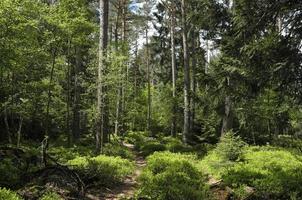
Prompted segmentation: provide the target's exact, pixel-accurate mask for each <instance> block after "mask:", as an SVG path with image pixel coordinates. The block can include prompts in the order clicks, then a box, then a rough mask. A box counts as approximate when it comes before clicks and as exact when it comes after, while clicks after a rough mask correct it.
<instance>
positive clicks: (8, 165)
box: [0, 158, 22, 186]
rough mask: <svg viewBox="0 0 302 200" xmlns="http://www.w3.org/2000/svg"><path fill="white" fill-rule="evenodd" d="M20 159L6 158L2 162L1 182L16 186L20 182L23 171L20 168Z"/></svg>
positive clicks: (0, 165) (0, 167) (0, 163)
mask: <svg viewBox="0 0 302 200" xmlns="http://www.w3.org/2000/svg"><path fill="white" fill-rule="evenodd" d="M18 165H19V163H18V160H13V159H10V158H4V159H3V160H1V162H0V184H1V185H5V186H16V185H17V184H19V183H20V177H21V173H22V171H21V170H20V169H19V168H18Z"/></svg>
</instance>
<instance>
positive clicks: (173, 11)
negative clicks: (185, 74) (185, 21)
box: [170, 3, 177, 137]
mask: <svg viewBox="0 0 302 200" xmlns="http://www.w3.org/2000/svg"><path fill="white" fill-rule="evenodd" d="M170 17H171V27H170V28H171V30H170V34H171V58H172V96H173V105H172V126H171V135H172V136H173V137H175V136H176V107H177V101H176V70H177V69H176V54H175V6H174V3H172V7H171V16H170Z"/></svg>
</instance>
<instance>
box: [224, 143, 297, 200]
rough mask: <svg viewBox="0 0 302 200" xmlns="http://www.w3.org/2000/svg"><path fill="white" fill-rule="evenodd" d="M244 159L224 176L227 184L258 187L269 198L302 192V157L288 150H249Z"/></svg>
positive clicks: (263, 195)
mask: <svg viewBox="0 0 302 200" xmlns="http://www.w3.org/2000/svg"><path fill="white" fill-rule="evenodd" d="M244 156H245V160H246V162H240V163H238V164H236V165H234V167H232V168H231V169H230V170H229V171H228V172H227V173H226V174H224V175H223V176H222V178H223V179H224V181H225V182H226V184H229V185H233V186H238V185H243V184H245V185H248V186H251V187H254V188H255V189H256V192H257V196H259V197H262V198H267V199H289V198H290V196H289V195H290V194H291V193H297V194H298V195H299V196H300V195H302V193H301V191H302V187H301V184H299V183H301V181H302V161H301V159H302V157H301V156H298V155H293V154H292V153H290V152H288V151H285V150H277V149H275V150H265V149H264V150H262V149H259V150H255V149H248V150H247V151H246V152H245V155H244Z"/></svg>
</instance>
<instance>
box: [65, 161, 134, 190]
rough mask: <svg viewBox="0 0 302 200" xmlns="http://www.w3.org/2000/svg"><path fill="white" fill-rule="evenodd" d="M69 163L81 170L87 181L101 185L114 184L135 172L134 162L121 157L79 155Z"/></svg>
mask: <svg viewBox="0 0 302 200" xmlns="http://www.w3.org/2000/svg"><path fill="white" fill-rule="evenodd" d="M68 165H70V166H71V167H72V168H74V169H76V170H78V171H79V173H80V174H82V175H83V177H85V180H86V181H89V182H91V181H95V182H97V184H99V185H101V186H112V185H114V184H116V183H118V182H121V181H122V180H123V178H124V177H125V176H127V175H130V174H131V173H132V172H133V169H134V165H133V163H132V162H130V161H128V160H126V159H122V158H120V157H110V156H105V155H100V156H97V157H77V158H75V159H73V160H70V161H68Z"/></svg>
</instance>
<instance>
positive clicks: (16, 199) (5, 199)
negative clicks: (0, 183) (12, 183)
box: [0, 188, 21, 200]
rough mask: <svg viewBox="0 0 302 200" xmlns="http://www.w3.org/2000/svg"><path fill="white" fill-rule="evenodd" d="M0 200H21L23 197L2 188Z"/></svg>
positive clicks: (0, 189)
mask: <svg viewBox="0 0 302 200" xmlns="http://www.w3.org/2000/svg"><path fill="white" fill-rule="evenodd" d="M0 199H1V200H21V197H20V196H19V195H18V194H17V193H15V192H12V191H10V190H8V189H5V188H0Z"/></svg>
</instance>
